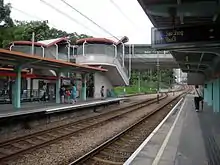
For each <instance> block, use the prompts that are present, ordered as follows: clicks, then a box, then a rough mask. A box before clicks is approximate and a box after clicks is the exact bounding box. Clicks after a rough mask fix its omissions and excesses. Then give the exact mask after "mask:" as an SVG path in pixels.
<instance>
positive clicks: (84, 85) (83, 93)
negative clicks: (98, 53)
mask: <svg viewBox="0 0 220 165" xmlns="http://www.w3.org/2000/svg"><path fill="white" fill-rule="evenodd" d="M81 92H82V93H81V99H82V100H84V101H85V100H86V74H82V91H81Z"/></svg>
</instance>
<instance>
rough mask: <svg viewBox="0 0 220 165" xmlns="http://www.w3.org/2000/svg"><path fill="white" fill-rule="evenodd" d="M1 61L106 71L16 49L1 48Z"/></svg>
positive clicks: (5, 63)
mask: <svg viewBox="0 0 220 165" xmlns="http://www.w3.org/2000/svg"><path fill="white" fill-rule="evenodd" d="M0 62H1V64H2V65H13V66H14V67H16V66H22V68H30V67H31V68H38V69H45V70H50V69H51V70H54V71H61V72H71V71H72V72H80V73H89V72H97V71H101V72H106V71H107V70H106V69H102V68H97V67H91V66H87V65H80V64H75V63H70V62H65V61H61V60H56V59H51V58H44V57H40V56H37V55H31V54H26V53H21V52H16V51H9V50H5V49H0Z"/></svg>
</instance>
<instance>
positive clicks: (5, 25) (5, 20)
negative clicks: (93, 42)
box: [0, 0, 91, 47]
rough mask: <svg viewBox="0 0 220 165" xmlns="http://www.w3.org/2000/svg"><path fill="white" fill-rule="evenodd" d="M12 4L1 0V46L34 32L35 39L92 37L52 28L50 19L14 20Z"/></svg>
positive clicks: (26, 39) (71, 39) (28, 37)
mask: <svg viewBox="0 0 220 165" xmlns="http://www.w3.org/2000/svg"><path fill="white" fill-rule="evenodd" d="M10 9H11V5H10V4H5V5H4V1H3V0H0V24H1V25H2V26H1V27H0V28H1V29H0V47H7V45H8V44H9V43H10V42H12V41H18V40H25V41H30V40H31V39H32V33H33V32H34V33H35V41H39V40H47V39H53V38H60V37H68V38H69V39H70V41H71V42H72V43H75V41H76V40H77V39H80V38H87V37H91V36H88V35H85V34H77V33H76V32H73V33H67V32H65V31H62V30H58V29H56V28H50V27H49V26H48V21H30V22H27V21H18V20H15V21H13V20H12V19H11V17H10V13H11V10H10Z"/></svg>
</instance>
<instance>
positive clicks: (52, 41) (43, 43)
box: [10, 37, 68, 47]
mask: <svg viewBox="0 0 220 165" xmlns="http://www.w3.org/2000/svg"><path fill="white" fill-rule="evenodd" d="M63 41H68V39H67V38H66V37H62V38H55V39H50V40H43V41H38V42H34V45H35V46H43V47H50V46H53V45H54V44H57V43H60V42H63ZM11 44H18V45H32V42H31V41H13V42H11V43H10V45H11Z"/></svg>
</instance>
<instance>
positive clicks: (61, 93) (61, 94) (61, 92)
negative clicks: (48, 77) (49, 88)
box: [60, 86, 65, 104]
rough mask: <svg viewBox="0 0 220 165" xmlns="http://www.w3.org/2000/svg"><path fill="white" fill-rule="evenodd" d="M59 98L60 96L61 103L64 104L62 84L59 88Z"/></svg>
mask: <svg viewBox="0 0 220 165" xmlns="http://www.w3.org/2000/svg"><path fill="white" fill-rule="evenodd" d="M60 98H61V103H62V104H64V101H65V88H64V86H62V87H61V88H60Z"/></svg>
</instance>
